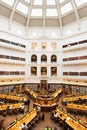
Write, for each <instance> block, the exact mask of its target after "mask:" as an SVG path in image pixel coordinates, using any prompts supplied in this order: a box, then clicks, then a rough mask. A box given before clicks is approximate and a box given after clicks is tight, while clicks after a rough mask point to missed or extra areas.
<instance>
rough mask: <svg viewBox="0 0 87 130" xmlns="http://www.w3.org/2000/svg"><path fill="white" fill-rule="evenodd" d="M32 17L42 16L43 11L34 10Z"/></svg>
mask: <svg viewBox="0 0 87 130" xmlns="http://www.w3.org/2000/svg"><path fill="white" fill-rule="evenodd" d="M31 16H42V9H32V12H31Z"/></svg>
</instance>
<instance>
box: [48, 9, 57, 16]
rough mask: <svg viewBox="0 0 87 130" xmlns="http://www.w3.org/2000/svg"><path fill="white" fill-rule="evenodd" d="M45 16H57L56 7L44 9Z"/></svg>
mask: <svg viewBox="0 0 87 130" xmlns="http://www.w3.org/2000/svg"><path fill="white" fill-rule="evenodd" d="M46 16H58V14H57V9H46Z"/></svg>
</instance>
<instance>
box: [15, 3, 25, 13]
mask: <svg viewBox="0 0 87 130" xmlns="http://www.w3.org/2000/svg"><path fill="white" fill-rule="evenodd" d="M16 9H17V10H18V11H20V12H22V13H23V14H25V15H27V13H28V7H27V6H26V5H24V4H22V3H21V2H19V3H18V5H17V8H16Z"/></svg>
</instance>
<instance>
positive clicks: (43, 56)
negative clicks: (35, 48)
mask: <svg viewBox="0 0 87 130" xmlns="http://www.w3.org/2000/svg"><path fill="white" fill-rule="evenodd" d="M41 61H44V62H46V61H47V56H46V55H45V54H43V55H42V56H41Z"/></svg>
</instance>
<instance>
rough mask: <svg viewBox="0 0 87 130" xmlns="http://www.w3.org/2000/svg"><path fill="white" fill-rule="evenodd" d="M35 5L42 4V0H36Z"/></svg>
mask: <svg viewBox="0 0 87 130" xmlns="http://www.w3.org/2000/svg"><path fill="white" fill-rule="evenodd" d="M34 5H42V0H34Z"/></svg>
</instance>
